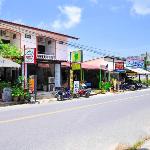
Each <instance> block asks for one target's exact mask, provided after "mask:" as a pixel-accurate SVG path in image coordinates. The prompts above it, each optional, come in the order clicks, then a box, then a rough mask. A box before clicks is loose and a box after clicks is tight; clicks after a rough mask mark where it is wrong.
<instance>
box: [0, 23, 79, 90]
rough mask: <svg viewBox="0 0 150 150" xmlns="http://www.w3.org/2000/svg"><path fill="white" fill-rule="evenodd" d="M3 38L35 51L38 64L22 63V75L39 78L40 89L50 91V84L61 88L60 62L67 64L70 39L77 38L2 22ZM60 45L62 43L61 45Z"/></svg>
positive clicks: (21, 47) (0, 24)
mask: <svg viewBox="0 0 150 150" xmlns="http://www.w3.org/2000/svg"><path fill="white" fill-rule="evenodd" d="M0 38H1V40H2V41H3V42H4V43H10V44H13V45H15V46H16V47H18V48H19V49H20V50H21V52H22V55H24V50H25V49H33V48H35V49H36V62H37V63H36V64H28V65H25V66H24V63H23V64H22V75H24V76H25V78H28V77H29V76H30V75H37V89H38V90H43V89H45V90H50V88H49V87H48V86H49V83H50V82H51V83H53V84H54V85H55V87H60V86H61V62H63V61H67V59H68V56H67V55H68V54H67V46H66V44H62V43H67V42H68V40H69V39H75V40H77V39H78V38H75V37H72V36H68V35H64V34H60V33H55V32H51V31H47V30H43V29H39V28H35V27H31V26H26V25H22V24H17V23H13V22H8V21H4V20H0ZM62 41H63V42H62ZM60 43H61V44H60Z"/></svg>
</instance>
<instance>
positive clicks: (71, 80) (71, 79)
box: [70, 70, 73, 90]
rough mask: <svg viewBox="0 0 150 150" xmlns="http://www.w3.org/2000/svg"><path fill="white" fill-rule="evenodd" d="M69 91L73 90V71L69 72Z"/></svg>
mask: <svg viewBox="0 0 150 150" xmlns="http://www.w3.org/2000/svg"><path fill="white" fill-rule="evenodd" d="M70 90H73V70H70Z"/></svg>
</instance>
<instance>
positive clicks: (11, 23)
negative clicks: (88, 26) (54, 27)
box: [0, 19, 79, 40]
mask: <svg viewBox="0 0 150 150" xmlns="http://www.w3.org/2000/svg"><path fill="white" fill-rule="evenodd" d="M0 22H2V23H6V24H10V25H14V26H18V27H23V28H28V29H32V30H36V31H41V32H45V33H50V34H56V35H60V36H64V37H67V38H70V39H75V40H78V39H79V38H77V37H74V36H69V35H66V34H61V33H57V32H52V31H49V30H44V29H40V28H37V27H32V26H28V25H23V24H19V23H14V22H11V21H6V20H1V19H0Z"/></svg>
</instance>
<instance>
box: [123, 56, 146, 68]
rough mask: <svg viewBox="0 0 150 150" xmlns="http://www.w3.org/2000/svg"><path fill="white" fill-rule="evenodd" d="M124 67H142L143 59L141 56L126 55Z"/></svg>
mask: <svg viewBox="0 0 150 150" xmlns="http://www.w3.org/2000/svg"><path fill="white" fill-rule="evenodd" d="M126 67H132V68H144V59H143V58H141V57H138V56H137V57H128V58H127V60H126Z"/></svg>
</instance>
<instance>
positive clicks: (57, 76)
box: [55, 64, 61, 87]
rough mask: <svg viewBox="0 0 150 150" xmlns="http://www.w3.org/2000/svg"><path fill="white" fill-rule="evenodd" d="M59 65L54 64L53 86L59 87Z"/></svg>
mask: <svg viewBox="0 0 150 150" xmlns="http://www.w3.org/2000/svg"><path fill="white" fill-rule="evenodd" d="M60 82H61V65H60V64H55V87H61V84H60Z"/></svg>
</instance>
